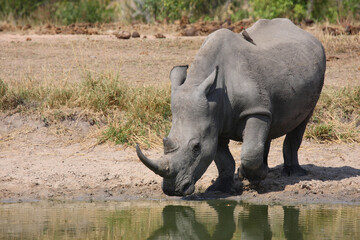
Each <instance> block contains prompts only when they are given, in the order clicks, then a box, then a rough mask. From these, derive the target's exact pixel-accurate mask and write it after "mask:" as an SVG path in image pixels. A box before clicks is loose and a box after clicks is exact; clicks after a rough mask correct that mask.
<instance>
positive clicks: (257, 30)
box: [248, 19, 326, 138]
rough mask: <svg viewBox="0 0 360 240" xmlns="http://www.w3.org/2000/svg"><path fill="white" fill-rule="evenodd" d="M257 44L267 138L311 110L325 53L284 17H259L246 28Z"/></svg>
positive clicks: (284, 130)
mask: <svg viewBox="0 0 360 240" xmlns="http://www.w3.org/2000/svg"><path fill="white" fill-rule="evenodd" d="M248 32H249V34H250V36H251V37H252V38H253V40H254V42H255V43H256V44H257V49H256V51H257V52H258V56H259V57H258V58H257V62H258V64H257V65H256V66H257V69H256V70H255V71H254V72H256V74H255V75H256V76H254V78H256V79H258V80H257V81H258V82H259V84H260V85H262V87H263V88H264V90H263V91H265V92H267V93H268V94H269V100H270V110H271V112H272V127H271V131H270V135H271V138H275V137H279V136H281V135H283V134H285V133H287V132H289V131H291V130H292V129H294V128H295V127H296V126H298V125H299V124H300V123H301V122H302V121H303V120H304V119H306V117H307V116H308V115H309V114H310V113H311V112H312V111H313V109H314V107H315V105H316V103H317V100H318V98H319V96H320V92H321V89H322V86H323V82H324V73H325V67H326V58H325V52H324V49H323V47H322V45H321V43H320V42H319V41H318V40H317V39H316V38H315V37H313V36H312V35H311V34H309V33H307V32H306V31H304V30H302V29H300V28H298V27H297V26H295V25H294V24H293V23H292V22H291V21H290V20H287V19H273V20H260V21H258V22H257V23H255V24H254V25H253V27H252V28H249V30H248Z"/></svg>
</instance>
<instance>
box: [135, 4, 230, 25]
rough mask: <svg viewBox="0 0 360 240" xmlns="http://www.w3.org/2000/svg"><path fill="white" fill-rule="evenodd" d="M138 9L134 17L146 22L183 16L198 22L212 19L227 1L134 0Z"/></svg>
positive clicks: (171, 19) (172, 19) (175, 18)
mask: <svg viewBox="0 0 360 240" xmlns="http://www.w3.org/2000/svg"><path fill="white" fill-rule="evenodd" d="M134 2H135V6H136V9H134V10H133V11H134V14H133V17H134V18H136V19H140V20H143V21H146V22H151V21H156V20H164V19H167V20H170V21H174V20H177V19H180V18H181V16H182V15H188V16H189V17H190V18H191V19H194V20H197V19H199V18H201V17H203V16H207V15H210V17H212V16H213V15H214V13H215V12H216V9H217V8H219V7H221V6H223V5H224V3H225V2H227V1H226V0H210V1H209V0H134Z"/></svg>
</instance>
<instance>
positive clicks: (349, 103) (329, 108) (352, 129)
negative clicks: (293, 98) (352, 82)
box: [305, 86, 360, 142]
mask: <svg viewBox="0 0 360 240" xmlns="http://www.w3.org/2000/svg"><path fill="white" fill-rule="evenodd" d="M305 138H307V139H312V140H315V141H317V142H330V141H335V142H360V86H356V87H345V88H341V89H335V88H330V87H328V88H325V89H324V91H323V93H322V95H321V97H320V100H319V102H318V104H317V106H316V108H315V111H314V114H313V117H312V119H311V120H310V123H309V125H308V127H307V130H306V133H305Z"/></svg>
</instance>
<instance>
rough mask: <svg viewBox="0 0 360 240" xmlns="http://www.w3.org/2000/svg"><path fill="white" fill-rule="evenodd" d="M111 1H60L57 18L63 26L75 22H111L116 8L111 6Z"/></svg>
mask: <svg viewBox="0 0 360 240" xmlns="http://www.w3.org/2000/svg"><path fill="white" fill-rule="evenodd" d="M109 3H110V0H73V1H59V2H58V3H57V4H56V11H55V17H56V19H57V20H58V21H59V22H61V23H62V24H70V23H75V22H87V23H96V22H110V21H111V20H113V18H114V15H115V8H114V7H110V6H109Z"/></svg>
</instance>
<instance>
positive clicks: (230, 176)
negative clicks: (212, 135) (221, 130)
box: [206, 139, 237, 194]
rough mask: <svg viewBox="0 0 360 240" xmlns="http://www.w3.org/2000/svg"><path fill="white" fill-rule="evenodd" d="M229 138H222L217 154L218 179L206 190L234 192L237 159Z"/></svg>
mask: <svg viewBox="0 0 360 240" xmlns="http://www.w3.org/2000/svg"><path fill="white" fill-rule="evenodd" d="M228 144H229V140H228V139H227V140H222V139H221V140H220V139H219V143H218V148H217V151H216V155H215V164H216V167H217V169H218V172H219V176H218V178H217V179H216V181H215V182H214V183H213V184H212V185H211V186H210V187H208V189H207V190H206V192H224V193H230V194H234V193H236V192H237V191H236V190H235V189H234V172H235V160H234V158H233V156H232V155H231V152H230V150H229V146H228Z"/></svg>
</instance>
